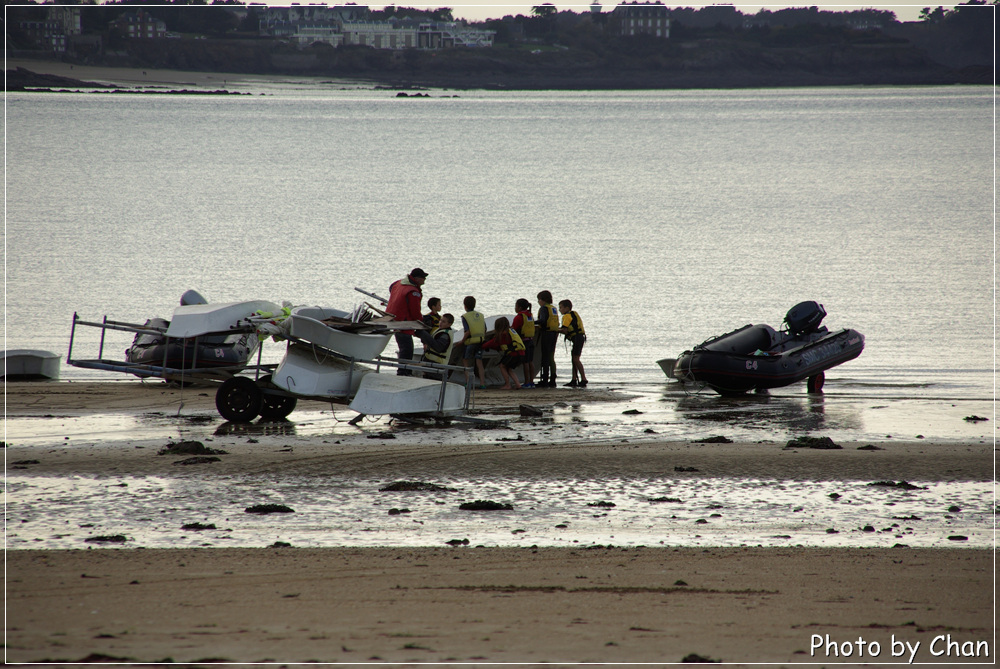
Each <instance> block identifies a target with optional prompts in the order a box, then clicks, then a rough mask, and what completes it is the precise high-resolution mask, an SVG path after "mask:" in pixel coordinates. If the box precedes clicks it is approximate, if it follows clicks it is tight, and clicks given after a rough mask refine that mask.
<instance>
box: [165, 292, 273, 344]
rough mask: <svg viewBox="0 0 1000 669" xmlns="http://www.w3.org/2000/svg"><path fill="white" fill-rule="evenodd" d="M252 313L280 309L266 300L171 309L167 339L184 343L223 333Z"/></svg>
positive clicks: (191, 305) (193, 305)
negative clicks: (195, 338) (194, 338)
mask: <svg viewBox="0 0 1000 669" xmlns="http://www.w3.org/2000/svg"><path fill="white" fill-rule="evenodd" d="M255 311H271V312H279V311H281V305H279V304H275V303H274V302H269V301H267V300H250V301H247V302H219V303H217V304H190V305H184V306H180V307H177V308H176V309H174V315H173V318H171V319H170V326H169V327H168V328H167V336H168V337H177V338H181V339H187V338H188V337H198V336H201V335H204V334H209V333H218V332H226V331H227V330H229V329H230V328H232V327H233V326H235V325H236V323H237V321H239V320H241V319H244V318H247V317H249V316H250V315H252V314H253V313H254V312H255Z"/></svg>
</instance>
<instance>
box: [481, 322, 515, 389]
mask: <svg viewBox="0 0 1000 669" xmlns="http://www.w3.org/2000/svg"><path fill="white" fill-rule="evenodd" d="M493 331H494V333H495V334H494V335H493V337H492V338H491V339H490V340H489V341H486V342H485V343H483V348H496V349H500V353H502V354H503V355H502V357H501V358H500V373H501V374H503V385H502V386H500V389H501V390H512V389H513V390H517V389H518V388H520V387H521V386H520V384H519V383H518V382H517V377H516V376H514V370H515V369H517V368H518V366H519V365H523V364H524V341H522V340H521V335H519V334H517V332H515V331H514V330H513V329H512V328H511V327H510V321H508V320H507V319H506V318H505V317H503V316H501V317H500V318H498V319H497V320H496V323H494V324H493Z"/></svg>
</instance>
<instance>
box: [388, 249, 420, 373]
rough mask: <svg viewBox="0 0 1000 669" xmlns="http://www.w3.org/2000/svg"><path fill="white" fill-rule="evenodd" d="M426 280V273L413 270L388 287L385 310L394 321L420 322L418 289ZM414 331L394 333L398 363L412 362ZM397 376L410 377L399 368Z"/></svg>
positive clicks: (408, 371)
mask: <svg viewBox="0 0 1000 669" xmlns="http://www.w3.org/2000/svg"><path fill="white" fill-rule="evenodd" d="M426 279H427V272H425V271H424V270H422V269H420V268H419V267H417V268H415V269H414V270H413V271H411V272H410V273H409V274H407V275H406V277H405V278H403V279H400V280H399V281H395V282H393V284H392V285H391V286H389V304H388V305H386V307H385V310H386V311H387V312H389V313H390V314H392V320H394V321H418V322H419V321H420V320H421V319H422V317H421V315H420V301H421V300H422V299H423V292H422V291H421V289H420V287H421V286H423V285H424V281H425V280H426ZM414 332H416V330H400V331H399V332H397V333H396V347H397V348H398V349H399V353H398V354H397V356H396V357H398V358H399V361H400V362H410V361H412V360H413V333H414ZM396 374H397V375H399V376H412V375H413V372H412V371H411V370H409V369H403V368H402V367H400V368H399V369H397V370H396Z"/></svg>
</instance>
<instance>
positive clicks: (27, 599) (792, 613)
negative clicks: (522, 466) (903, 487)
mask: <svg viewBox="0 0 1000 669" xmlns="http://www.w3.org/2000/svg"><path fill="white" fill-rule="evenodd" d="M992 561H993V556H992V555H991V554H990V552H989V551H962V550H955V551H940V550H916V551H914V550H904V549H897V550H886V551H869V550H852V549H845V550H761V549H708V550H694V549H670V548H657V549H607V548H602V549H591V550H572V549H538V550H531V549H489V548H474V547H460V548H448V547H444V548H425V549H393V548H385V549H363V550H359V549H322V550H315V549H294V548H275V549H255V550H254V549H251V550H247V549H244V550H232V549H212V550H197V549H196V550H92V551H54V552H53V551H12V552H9V553H8V554H7V587H8V600H7V622H8V636H7V650H6V655H7V660H8V661H14V662H41V661H99V660H105V661H112V660H113V661H120V662H130V661H141V662H170V661H173V662H210V661H215V662H220V661H227V662H274V661H277V662H313V661H320V662H366V661H368V662H407V663H409V662H481V663H492V662H655V663H675V662H680V661H682V660H683V659H684V658H685V657H688V656H690V655H692V654H693V655H696V656H698V657H702V658H708V659H712V660H722V661H725V662H727V663H729V662H741V663H752V662H823V663H825V664H835V663H841V662H848V663H851V662H858V660H859V653H860V652H861V651H859V646H858V640H859V639H861V640H862V641H863V642H864V646H863V648H862V649H861V650H862V651H863V652H864V656H863V658H860V659H863V661H865V662H874V663H875V664H878V663H883V662H884V663H886V664H888V663H893V662H896V663H905V662H907V661H909V660H910V659H911V651H910V650H904V649H906V648H907V644H908V647H909V648H910V649H916V652H915V653H913V654H912V659H914V660H915V661H918V662H931V661H941V662H942V663H953V662H960V661H963V660H965V661H978V662H983V661H984V660H986V661H991V660H993V656H992V655H990V656H988V657H986V656H984V654H983V653H984V648H983V644H981V643H980V644H978V652H979V657H978V658H977V657H965V658H963V657H961V653H962V650H963V646H962V644H965V646H964V648H965V650H966V651H969V650H970V648H971V649H972V650H973V655H974V651H975V648H976V644H975V643H973V644H971V645H970V644H968V643H967V642H976V641H983V642H986V644H987V645H988V646H989V650H990V652H991V653H992V652H993V646H992V643H993V641H992V640H993V635H994V632H993V629H992V615H991V605H992V589H991V588H990V587H988V586H989V583H990V582H991V579H992ZM949 635H950V636H949ZM939 637H940V638H939ZM817 639H819V640H821V644H822V645H820V646H816V643H817ZM949 640H951V641H952V642H953V643H954V644H955V645H953V646H951V654H950V656H947V657H946V656H945V655H944V654H943V653H942V654H941V655H937V656H935V655H934V653H935V652H939V653H941V652H943V651H947V649H948V645H947V644H948V641H949ZM828 642H834V643H835V646H836V653H837V655H834V652H833V651H832V650H831V649H832V648H833V646H829V645H827V644H828ZM894 642H895V643H894ZM845 644H846V646H845ZM875 644H878V646H877V647H876V645H875ZM917 644H919V646H918V645H917ZM845 648H846V649H848V650H849V651H850V652H851V653H852V655H851V656H849V657H844V655H846V653H845V652H844V649H845ZM956 648H957V650H956ZM876 651H877V652H876ZM894 652H895V653H897V656H895V657H894V656H893V653H894ZM904 653H905V654H904Z"/></svg>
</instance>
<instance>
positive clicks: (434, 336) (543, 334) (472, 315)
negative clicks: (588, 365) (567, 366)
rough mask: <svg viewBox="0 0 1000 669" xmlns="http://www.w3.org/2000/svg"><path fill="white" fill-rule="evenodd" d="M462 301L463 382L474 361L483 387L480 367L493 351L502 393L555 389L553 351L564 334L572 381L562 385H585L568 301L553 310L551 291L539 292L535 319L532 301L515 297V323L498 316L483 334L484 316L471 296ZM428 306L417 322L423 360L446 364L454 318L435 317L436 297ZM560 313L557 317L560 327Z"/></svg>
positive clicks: (581, 335)
mask: <svg viewBox="0 0 1000 669" xmlns="http://www.w3.org/2000/svg"><path fill="white" fill-rule="evenodd" d="M463 303H464V306H465V313H464V314H462V329H463V332H464V335H463V337H462V340H461V344H460V345H461V346H462V347H463V350H462V365H463V366H464V367H465V370H466V372H465V373H466V378H468V373H469V368H470V367H471V366H472V364H473V362H474V363H475V366H476V372H477V374H478V376H479V387H480V388H485V387H486V380H485V372H484V369H483V350H484V349H486V350H489V349H495V350H499V351H500V353H501V358H500V373H501V374H502V375H503V379H504V385H503V386H501V389H504V390H509V389H516V388H536V387H537V388H555V387H556V363H555V350H556V343H557V341H558V338H559V335H560V334H562V335H565V337H566V339H567V340H568V341H569V342H570V343H571V345H572V351H571V354H570V355H571V358H572V360H573V377H572V380H571V381H570V382H569V383H567V384H565V385H566V386H569V387H571V388H578V387H580V388H582V387H586V386H587V374H586V372H584V370H583V363H582V362H581V361H580V355H581V353H582V352H583V345H584V343H586V341H587V334H586V332H585V331H584V329H583V320H582V319H581V318H580V314H578V313H577V312H576V311H574V310H573V303H572V302H571V301H570V300H562V301H560V302H559V307H558V308H556V307H555V306H554V305H553V304H552V293H550V292H549V291H547V290H543V291H542V292H540V293H538V306H539V310H538V316H537V318H535V317H533V316H532V313H531V303H530V302H528V300H526V299H524V298H522V299H519V300H517V302H516V303H515V305H514V310H515V311H516V312H517V315H516V316H514V322H513V323H511V322H510V321H509V320H508V319H507V318H506V317H505V316H501V317H500V318H498V319H497V320H496V323H494V326H493V330H492V331H489V332H487V328H486V318H485V316H483V314H482V313H481V312H479V311H476V298H475V297H472V296H471V295H470V296H468V297H466V298H465V300H464V301H463ZM427 308H428V309H429V310H430V311H429V312H428V313H427V314H426V315H424V316H423V319H422V320H423V322H424V324H425V325H427V327H428V328H429V329H430V332H429V333H426V332H419V333H418V336H419V337H420V339H421V341H423V344H424V360H428V361H430V362H437V363H447V362H448V360H449V359H450V357H451V351H452V346H453V343H452V336H451V328H452V326H454V324H455V317H454V316H452V315H451V314H442V313H440V312H441V300H440V299H439V298H436V297H432V298H430V299H429V300H427ZM560 314H562V322H561V323H560V318H559V315H560ZM536 346H538V347H539V348H540V351H541V364H540V367H541V369H540V372H541V374H540V377H539V381H538V383H537V384H535V382H534V379H535V364H534V357H535V347H536ZM519 366H520V367H521V368H522V370H523V375H524V383H523V384H519V383H518V380H517V376H516V374H515V372H516V370H517V368H518V367H519ZM427 376H429V375H427V374H425V377H427ZM431 378H433V376H431ZM437 378H440V377H439V376H438V377H437Z"/></svg>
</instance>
